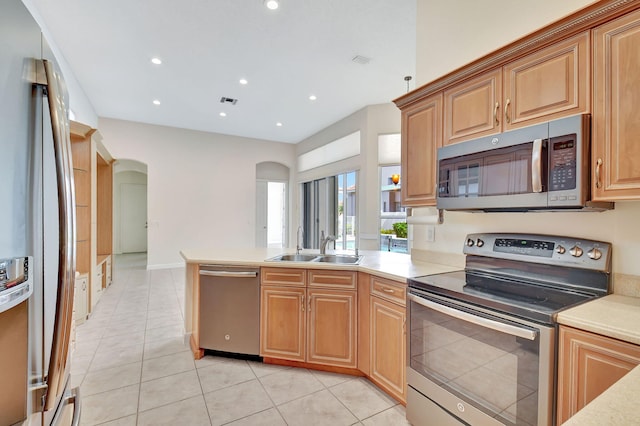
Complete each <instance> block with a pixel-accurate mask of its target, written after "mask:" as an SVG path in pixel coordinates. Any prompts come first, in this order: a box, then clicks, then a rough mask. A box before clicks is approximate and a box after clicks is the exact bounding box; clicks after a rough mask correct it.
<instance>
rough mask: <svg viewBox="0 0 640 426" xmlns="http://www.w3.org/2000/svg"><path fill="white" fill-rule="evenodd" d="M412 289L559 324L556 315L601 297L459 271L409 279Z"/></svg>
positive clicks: (507, 278)
mask: <svg viewBox="0 0 640 426" xmlns="http://www.w3.org/2000/svg"><path fill="white" fill-rule="evenodd" d="M408 284H409V288H410V290H411V289H418V290H421V291H423V292H425V293H431V294H436V295H439V296H444V297H447V298H451V299H455V300H460V301H463V302H467V303H470V304H472V305H476V306H481V307H484V308H488V309H491V310H495V311H497V312H503V313H508V314H512V315H515V316H519V317H522V318H525V319H529V320H533V321H538V322H544V323H548V324H551V323H555V314H556V313H557V312H559V311H561V310H564V309H566V308H568V307H571V306H575V305H578V304H580V303H583V302H586V301H587V300H590V299H593V298H595V297H598V296H597V295H596V294H590V293H584V292H579V291H574V290H571V289H558V288H554V287H551V286H548V285H543V284H540V283H533V282H527V281H522V280H518V279H513V278H512V277H500V276H497V275H496V276H492V275H489V274H484V273H475V272H469V271H455V272H449V273H444V274H436V275H426V276H422V277H416V278H411V279H409V280H408Z"/></svg>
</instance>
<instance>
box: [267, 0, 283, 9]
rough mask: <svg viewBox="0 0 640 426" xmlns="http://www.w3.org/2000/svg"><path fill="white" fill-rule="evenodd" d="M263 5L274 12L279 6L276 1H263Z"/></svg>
mask: <svg viewBox="0 0 640 426" xmlns="http://www.w3.org/2000/svg"><path fill="white" fill-rule="evenodd" d="M264 5H265V6H267V9H271V10H276V9H277V8H278V6H280V4H279V2H278V0H264Z"/></svg>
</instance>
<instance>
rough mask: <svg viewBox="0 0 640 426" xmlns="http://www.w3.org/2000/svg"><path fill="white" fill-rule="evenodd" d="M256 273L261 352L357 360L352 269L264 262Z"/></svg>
mask: <svg viewBox="0 0 640 426" xmlns="http://www.w3.org/2000/svg"><path fill="white" fill-rule="evenodd" d="M263 269H267V268H263ZM301 273H302V275H300V274H301ZM296 274H298V276H299V277H303V278H304V279H303V280H300V279H298V278H296ZM261 276H262V277H263V278H262V286H261V297H260V304H261V306H260V310H261V312H260V315H261V321H260V328H261V330H260V355H261V356H263V357H270V358H279V359H285V360H291V361H300V362H308V363H312V364H313V363H315V364H323V365H330V366H338V367H347V368H355V367H356V366H357V328H356V327H357V303H356V281H357V280H356V273H355V272H351V271H344V272H340V271H315V270H309V271H304V270H286V269H281V270H279V271H274V268H268V270H267V271H264V270H263V271H262V274H261ZM306 277H308V279H307V278H306ZM277 282H280V283H286V284H285V285H271V283H277ZM307 283H308V286H309V287H308V288H307ZM341 288H344V290H342V289H341Z"/></svg>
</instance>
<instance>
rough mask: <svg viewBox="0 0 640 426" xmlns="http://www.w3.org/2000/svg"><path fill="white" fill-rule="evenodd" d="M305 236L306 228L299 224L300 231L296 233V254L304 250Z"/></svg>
mask: <svg viewBox="0 0 640 426" xmlns="http://www.w3.org/2000/svg"><path fill="white" fill-rule="evenodd" d="M303 236H304V229H302V226H298V233H297V234H296V254H300V251H301V250H302V246H303V244H304V242H303V241H302V238H303Z"/></svg>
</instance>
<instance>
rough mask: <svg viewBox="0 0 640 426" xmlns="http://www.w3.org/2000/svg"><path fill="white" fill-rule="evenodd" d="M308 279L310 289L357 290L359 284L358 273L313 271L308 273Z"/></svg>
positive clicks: (325, 270)
mask: <svg viewBox="0 0 640 426" xmlns="http://www.w3.org/2000/svg"><path fill="white" fill-rule="evenodd" d="M307 278H308V281H307V282H308V285H309V287H323V288H336V289H343V290H345V289H353V290H355V289H356V282H357V272H352V271H332V270H327V269H317V270H313V269H312V270H309V271H308V272H307Z"/></svg>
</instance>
